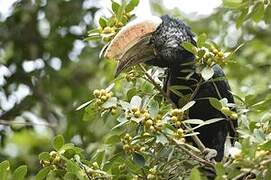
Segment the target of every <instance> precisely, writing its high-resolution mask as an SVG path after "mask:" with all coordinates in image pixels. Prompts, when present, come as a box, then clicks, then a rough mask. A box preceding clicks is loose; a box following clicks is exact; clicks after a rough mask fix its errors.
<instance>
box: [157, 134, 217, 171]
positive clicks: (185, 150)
mask: <svg viewBox="0 0 271 180" xmlns="http://www.w3.org/2000/svg"><path fill="white" fill-rule="evenodd" d="M161 133H162V134H163V135H164V136H165V137H166V138H167V140H168V141H169V142H172V140H171V139H170V138H169V137H168V136H167V134H165V133H163V132H161ZM173 142H174V143H175V145H176V146H177V147H178V148H180V149H181V150H182V151H184V152H185V153H186V154H188V155H189V156H191V157H192V158H193V159H195V160H196V161H198V162H200V163H203V164H205V165H207V166H210V167H212V168H213V167H214V164H213V163H212V162H209V161H207V160H205V159H203V158H201V157H199V156H197V155H196V154H194V153H192V152H191V151H189V150H187V149H186V148H185V147H183V146H181V145H180V144H178V143H176V142H175V141H173Z"/></svg>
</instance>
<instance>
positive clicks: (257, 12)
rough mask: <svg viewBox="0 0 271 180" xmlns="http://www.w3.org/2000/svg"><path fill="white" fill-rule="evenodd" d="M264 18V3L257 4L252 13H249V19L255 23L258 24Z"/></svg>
mask: <svg viewBox="0 0 271 180" xmlns="http://www.w3.org/2000/svg"><path fill="white" fill-rule="evenodd" d="M263 16H264V3H263V2H258V3H257V4H256V5H255V6H254V8H253V10H252V12H251V18H252V19H253V20H254V21H255V22H259V21H260V20H261V19H262V18H263Z"/></svg>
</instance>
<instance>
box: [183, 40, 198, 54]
mask: <svg viewBox="0 0 271 180" xmlns="http://www.w3.org/2000/svg"><path fill="white" fill-rule="evenodd" d="M181 46H182V47H183V48H184V49H185V50H187V51H189V52H191V53H192V54H197V48H196V47H195V46H194V45H193V44H191V43H190V42H183V43H182V45H181Z"/></svg>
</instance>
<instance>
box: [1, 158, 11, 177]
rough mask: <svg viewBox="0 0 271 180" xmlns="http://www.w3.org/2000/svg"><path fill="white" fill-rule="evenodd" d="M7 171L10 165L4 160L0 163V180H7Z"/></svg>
mask: <svg viewBox="0 0 271 180" xmlns="http://www.w3.org/2000/svg"><path fill="white" fill-rule="evenodd" d="M9 170H10V164H9V161H8V160H5V161H3V162H1V163H0V179H1V180H7V178H8V172H9Z"/></svg>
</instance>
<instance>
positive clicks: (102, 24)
mask: <svg viewBox="0 0 271 180" xmlns="http://www.w3.org/2000/svg"><path fill="white" fill-rule="evenodd" d="M99 24H100V26H101V27H102V28H105V27H106V26H107V20H106V19H105V18H104V17H100V19H99Z"/></svg>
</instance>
